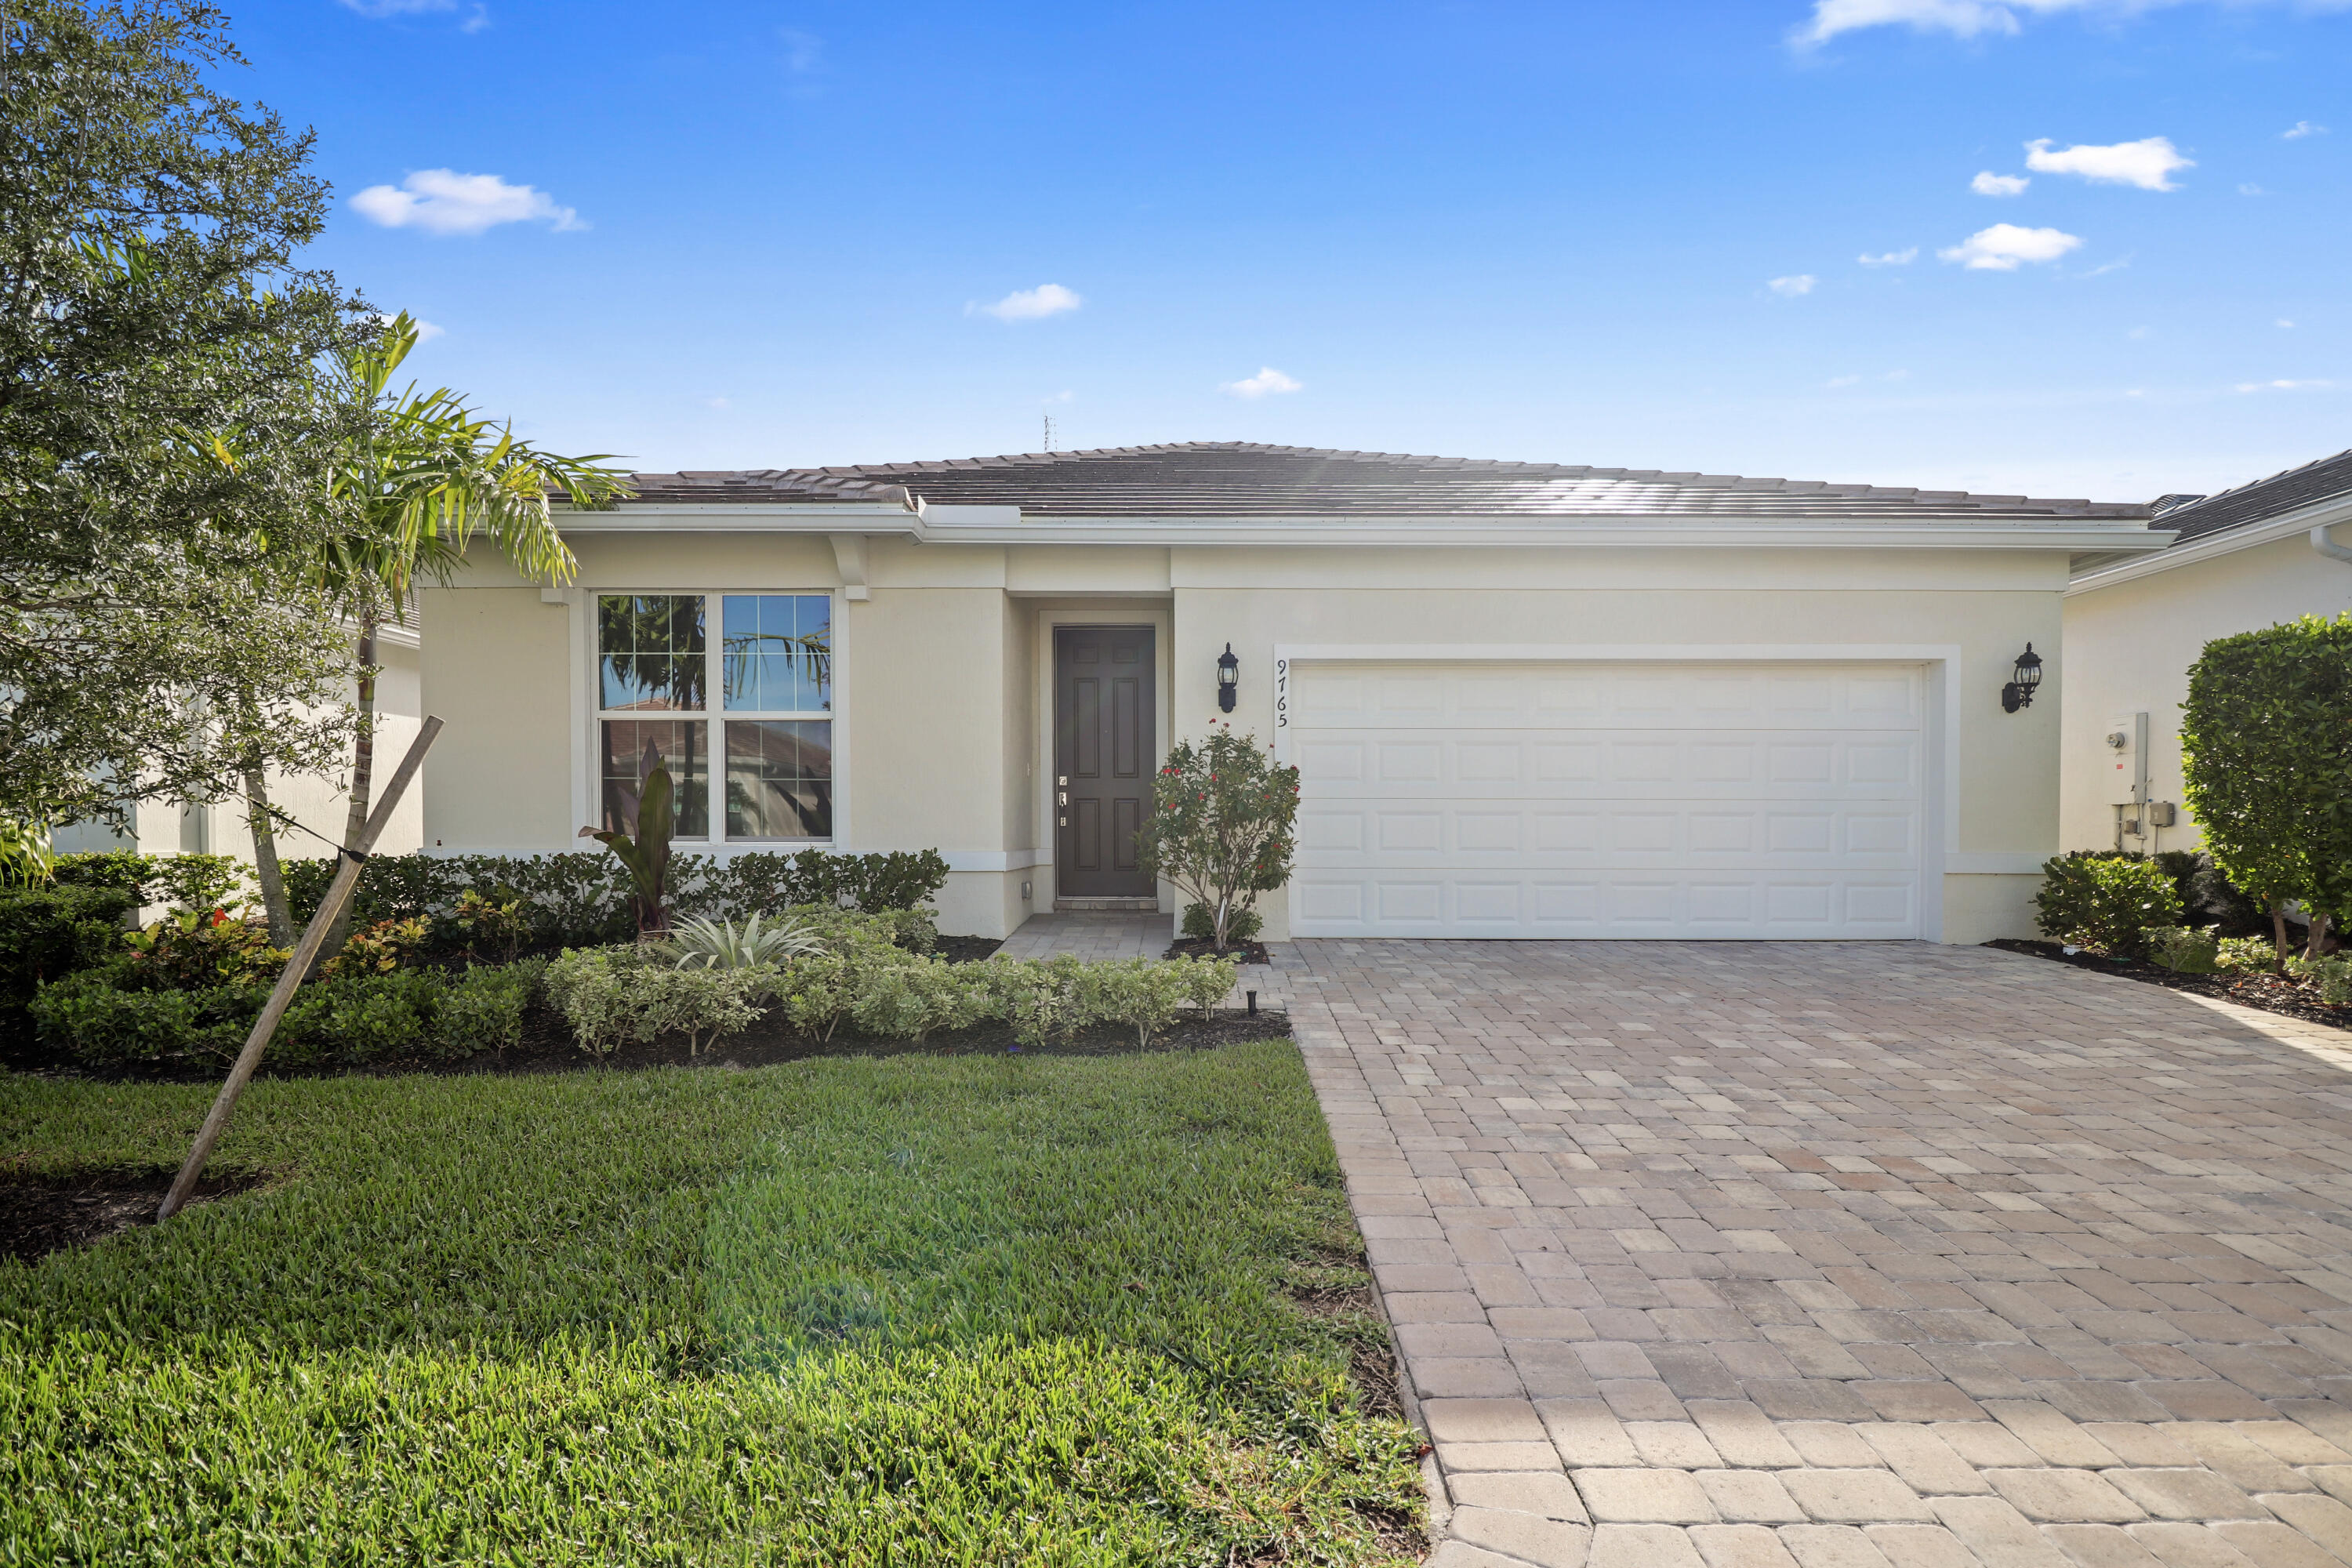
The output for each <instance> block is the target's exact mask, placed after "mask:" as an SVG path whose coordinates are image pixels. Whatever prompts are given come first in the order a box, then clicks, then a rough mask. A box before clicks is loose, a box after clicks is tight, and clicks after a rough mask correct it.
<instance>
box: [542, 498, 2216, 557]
mask: <svg viewBox="0 0 2352 1568" xmlns="http://www.w3.org/2000/svg"><path fill="white" fill-rule="evenodd" d="M558 526H559V527H561V528H562V531H564V532H565V533H581V534H587V533H799V532H808V533H828V534H840V533H845V532H856V533H864V534H869V535H875V534H896V535H898V536H900V537H904V538H910V539H913V540H915V541H916V542H919V543H926V544H951V543H952V544H982V545H1018V544H1139V545H1154V546H1170V545H1175V546H1182V545H1192V546H1208V545H1213V546H1234V545H1258V546H1265V545H1293V544H1309V545H1340V546H1347V545H1426V546H1432V547H1435V548H1440V549H1448V548H1460V547H1463V546H1466V545H1490V546H1511V545H1519V546H1527V545H1549V546H1560V545H1575V546H1582V547H1590V548H1601V547H1623V546H1634V547H1645V548H1657V547H1661V546H1685V547H1701V546H1703V547H1707V548H1716V549H1720V548H1726V547H1730V548H1738V547H1740V546H1758V545H1764V546H1775V547H1782V548H1788V547H1797V548H1809V549H1835V550H1887V549H1909V550H2064V551H2068V552H2101V553H2105V554H2109V555H2112V554H2115V553H2117V552H2127V551H2154V550H2160V549H2162V548H2163V547H2164V546H2165V545H2167V544H2169V543H2170V542H2172V535H2171V534H2169V533H2166V532H2163V531H2151V530H2149V529H2148V528H2147V527H2146V526H2145V525H2144V524H2141V523H2138V522H2136V521H2116V522H2111V523H2099V522H2069V521H2064V520H2056V519H2049V518H2032V519H2026V520H2021V521H2016V522H1996V521H1982V520H1970V521H1959V522H1948V523H1922V522H1919V521H1916V520H1912V519H1907V518H1904V517H1902V516H1900V515H1896V516H1892V517H1875V518H1856V519H1853V520H1852V521H1828V520H1825V519H1822V518H1803V517H1798V518H1791V519H1790V520H1789V521H1785V522H1784V521H1725V520H1723V519H1720V518H1706V519H1684V518H1675V517H1672V516H1668V517H1662V518H1660V519H1658V520H1657V521H1630V520H1627V519H1624V518H1621V517H1604V518H1575V517H1562V516H1559V515H1542V514H1535V515H1529V516H1528V517H1526V518H1523V519H1522V518H1517V517H1496V516H1494V515H1492V514H1476V515H1469V516H1454V517H1444V516H1440V517H1431V516H1427V515H1416V516H1406V517H1370V516H1332V515H1294V516H1287V517H1275V518H1265V519H1234V518H1231V517H1186V516H1181V515H1165V516H1156V517H1029V518H1024V516H1022V514H1021V510H1020V509H1019V508H1018V507H1010V506H923V507H919V509H918V510H915V511H913V512H909V511H908V510H905V509H904V508H900V507H897V506H888V505H875V504H871V503H866V504H856V503H817V504H814V505H809V504H790V503H778V502H740V503H728V502H721V503H682V504H664V505H635V506H626V507H624V508H622V509H620V510H614V511H594V512H559V513H558Z"/></svg>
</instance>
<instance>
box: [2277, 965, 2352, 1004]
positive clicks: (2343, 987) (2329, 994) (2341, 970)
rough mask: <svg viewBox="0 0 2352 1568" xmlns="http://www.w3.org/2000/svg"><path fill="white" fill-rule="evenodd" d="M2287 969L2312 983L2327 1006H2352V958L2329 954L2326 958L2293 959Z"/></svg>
mask: <svg viewBox="0 0 2352 1568" xmlns="http://www.w3.org/2000/svg"><path fill="white" fill-rule="evenodd" d="M2287 967H2288V968H2289V969H2291V970H2293V971H2294V973H2296V974H2297V975H2299V976H2301V977H2302V978H2304V979H2305V980H2308V981H2310V982H2311V983H2312V985H2313V987H2314V988H2315V990H2317V992H2318V993H2319V1000H2320V1001H2321V1003H2322V1004H2324V1005H2326V1006H2330V1007H2342V1006H2345V1005H2352V958H2346V957H2344V956H2342V955H2341V954H2337V953H2329V954H2328V955H2327V956H2326V957H2325V958H2297V959H2293V960H2290V961H2289V962H2288V963H2287Z"/></svg>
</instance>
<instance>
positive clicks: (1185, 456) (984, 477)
mask: <svg viewBox="0 0 2352 1568" xmlns="http://www.w3.org/2000/svg"><path fill="white" fill-rule="evenodd" d="M635 485H636V501H637V504H648V503H652V504H669V505H676V504H679V503H704V504H709V503H721V504H723V503H726V502H730V501H735V502H770V503H776V502H793V501H857V500H865V501H884V502H890V501H898V502H901V503H903V502H904V501H905V500H907V499H908V498H909V497H914V498H919V499H920V500H924V501H927V502H930V503H933V504H938V505H948V506H1017V507H1019V508H1020V509H1021V510H1022V512H1023V513H1024V515H1027V516H1035V517H1055V516H1060V517H1166V516H1180V517H1297V516H1334V515H1350V514H1352V515H1359V516H1368V517H1371V516H1382V517H1393V516H1399V515H1422V516H1528V515H1534V516H1546V515H1549V516H1562V517H1647V518H1667V517H1740V518H1755V519H1773V518H1791V519H1795V518H1803V519H1808V520H1816V521H1818V520H1822V519H1839V518H1846V519H1853V520H1855V521H1864V520H1880V521H1883V520H1887V519H1896V518H1899V519H1905V520H1911V521H1929V520H1937V519H1941V520H1947V521H2000V520H2009V519H2014V520H2018V521H2039V520H2044V519H2115V520H2121V521H2135V520H2145V519H2147V517H2148V515H2149V510H2148V508H2147V506H2146V505H2144V504H2141V503H2139V502H2137V501H2128V502H2118V501H2087V500H2030V499H2028V498H2027V497H2024V496H1992V495H1971V494H1969V493H1968V492H1967V491H1965V490H1922V489H1909V488H1906V487H1898V486H1886V485H1838V484H1824V483H1821V482H1818V481H1809V480H1801V479H1743V478H1740V477H1738V476H1737V475H1731V474H1700V473H1665V472H1662V471H1660V470H1658V469H1655V468H1587V467H1584V466H1582V465H1578V464H1565V463H1511V462H1495V461H1488V460H1484V459H1473V458H1416V457H1404V456H1400V455H1397V454H1394V453H1389V452H1340V451H1325V450H1318V449H1311V448H1307V447H1271V446H1261V445H1258V444H1256V443H1255V442H1245V441H1185V442H1178V443H1174V444H1171V445H1168V446H1160V447H1108V448H1102V449H1097V450H1094V451H1082V452H1029V453H1024V454H1022V455H1020V456H1017V457H1003V458H951V459H948V460H945V461H940V462H930V463H869V464H858V465H854V466H851V467H847V468H755V469H741V470H734V471H702V472H693V473H679V474H639V475H637V476H635ZM625 504H626V503H625Z"/></svg>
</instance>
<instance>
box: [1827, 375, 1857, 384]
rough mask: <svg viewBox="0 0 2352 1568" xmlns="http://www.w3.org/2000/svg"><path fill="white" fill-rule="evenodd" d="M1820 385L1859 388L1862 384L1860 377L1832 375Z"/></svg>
mask: <svg viewBox="0 0 2352 1568" xmlns="http://www.w3.org/2000/svg"><path fill="white" fill-rule="evenodd" d="M1861 384H1862V377H1860V376H1858V375H1833V376H1832V377H1830V378H1829V380H1827V381H1825V382H1823V383H1822V385H1823V386H1859V385H1861Z"/></svg>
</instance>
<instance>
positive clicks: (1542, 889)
mask: <svg viewBox="0 0 2352 1568" xmlns="http://www.w3.org/2000/svg"><path fill="white" fill-rule="evenodd" d="M1291 698H1292V700H1291V706H1290V711H1291V724H1290V728H1289V734H1290V748H1289V750H1290V758H1291V761H1293V762H1295V763H1297V764H1298V767H1299V772H1300V775H1301V777H1300V791H1301V793H1300V802H1299V812H1298V859H1297V872H1296V875H1295V876H1294V878H1293V879H1292V882H1291V900H1290V908H1291V930H1292V931H1293V932H1295V933H1296V934H1297V935H1299V936H1453V937H1479V936H1484V937H1597V938H1622V937H1748V938H1755V937H1769V938H1789V937H1914V936H1916V935H1917V934H1918V933H1919V908H1920V871H1919V850H1920V842H1921V835H1922V832H1923V830H1924V825H1923V818H1922V812H1921V779H1922V776H1923V774H1924V773H1925V755H1924V748H1923V744H1922V733H1923V726H1922V719H1923V715H1924V712H1925V709H1926V679H1925V675H1924V672H1923V671H1922V670H1921V669H1920V668H1917V667H1916V666H1906V665H1872V664H1834V665H1831V664H1815V665H1807V664H1748V663H1742V664H1721V665H1717V664H1706V665H1701V664H1675V663H1663V662H1659V663H1640V664H1585V663H1576V664H1565V663H1561V664H1554V663H1544V664H1457V665H1446V664H1435V665H1432V664H1404V663H1400V664H1370V663H1356V662H1353V661H1333V662H1328V663H1305V662H1300V663H1296V664H1294V665H1293V666H1292V667H1291Z"/></svg>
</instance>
